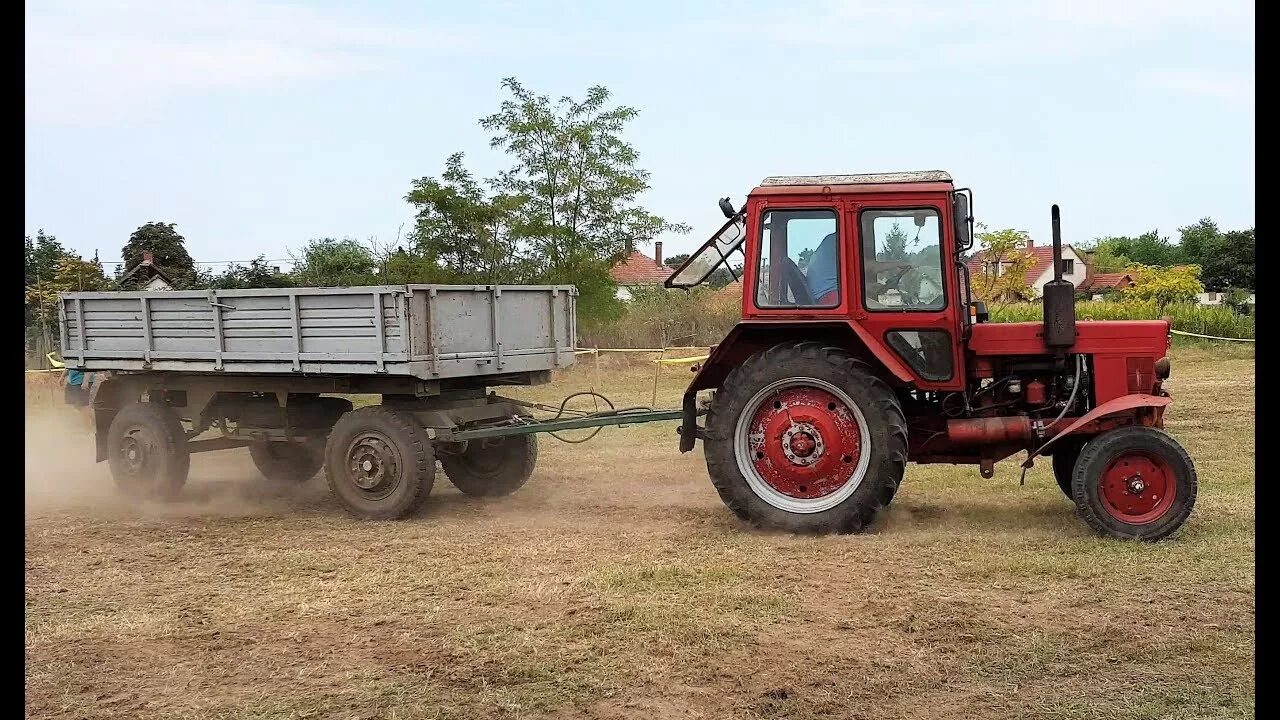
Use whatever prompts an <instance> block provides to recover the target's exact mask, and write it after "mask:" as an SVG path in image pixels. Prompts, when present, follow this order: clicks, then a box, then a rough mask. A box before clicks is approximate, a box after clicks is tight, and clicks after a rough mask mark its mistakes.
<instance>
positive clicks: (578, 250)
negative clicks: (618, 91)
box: [480, 78, 689, 319]
mask: <svg viewBox="0 0 1280 720" xmlns="http://www.w3.org/2000/svg"><path fill="white" fill-rule="evenodd" d="M502 87H503V88H504V89H505V90H506V91H507V92H508V93H509V94H510V96H511V97H509V98H508V99H507V100H504V101H503V102H502V105H501V106H500V107H499V109H498V112H496V113H494V114H493V115H490V116H488V117H485V118H483V119H481V121H480V125H481V127H483V128H485V129H486V130H489V131H491V132H493V133H494V135H493V137H492V139H491V141H490V146H491V147H494V148H498V149H501V150H503V151H505V152H506V153H508V154H509V155H511V156H512V158H513V160H514V161H515V164H514V166H513V167H512V168H510V169H509V170H506V171H503V172H501V173H499V175H498V177H497V178H495V179H494V180H493V182H492V185H493V189H494V190H495V191H496V192H498V193H501V194H505V195H507V196H509V197H511V198H519V203H518V205H516V206H515V207H514V208H513V210H512V223H513V226H514V229H515V232H517V233H518V235H519V236H520V238H521V239H522V241H523V243H522V244H523V245H524V246H525V248H526V250H527V257H528V259H529V261H530V262H531V264H532V266H533V271H532V275H533V276H534V277H535V278H536V279H537V280H539V281H541V282H551V283H560V282H572V283H575V284H577V285H579V291H580V293H581V300H580V302H579V307H580V308H582V309H583V313H582V316H583V317H584V319H591V318H592V315H593V314H594V313H595V312H596V310H597V309H599V310H600V311H601V313H602V314H614V315H616V314H617V313H618V312H619V311H620V307H611V306H614V305H616V302H615V300H614V290H613V283H612V281H611V280H610V278H609V269H610V267H611V266H612V265H613V263H614V262H616V261H618V260H621V259H622V258H623V257H624V256H625V253H626V247H627V243H628V241H630V242H631V243H633V244H634V245H636V246H639V245H643V244H644V243H647V242H650V241H652V240H653V239H654V238H655V237H656V236H658V235H659V234H660V233H664V232H673V233H686V232H688V231H689V227H688V226H687V225H683V224H679V223H672V222H669V221H667V220H665V219H664V218H662V217H659V216H657V215H655V214H653V213H650V212H649V211H647V210H645V209H644V208H643V207H642V206H641V205H640V204H639V198H640V195H641V194H642V193H644V191H646V190H647V189H648V188H649V182H648V181H649V173H648V172H647V171H645V170H643V169H641V168H640V167H639V166H638V164H637V163H638V161H639V154H638V153H637V152H636V150H635V148H633V147H632V146H631V145H630V144H628V143H627V142H626V141H625V140H623V139H622V131H623V130H624V129H625V127H626V125H627V123H628V122H630V121H631V120H633V119H634V118H635V117H636V115H637V111H636V110H635V109H634V108H630V107H626V106H613V107H611V106H610V105H609V91H608V90H607V89H606V88H604V87H602V86H598V85H597V86H593V87H591V88H588V89H587V93H586V97H585V98H584V99H582V100H575V99H573V98H570V97H563V98H560V99H559V100H557V101H554V102H553V101H552V100H551V98H550V97H548V96H546V95H538V94H535V93H534V92H532V91H530V90H528V89H526V88H525V87H524V86H523V85H521V84H520V83H519V82H518V81H517V80H516V79H515V78H506V79H505V80H503V81H502Z"/></svg>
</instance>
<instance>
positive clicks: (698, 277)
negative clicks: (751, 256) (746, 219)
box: [663, 215, 746, 288]
mask: <svg viewBox="0 0 1280 720" xmlns="http://www.w3.org/2000/svg"><path fill="white" fill-rule="evenodd" d="M745 237H746V232H745V231H744V223H743V220H742V216H741V215H737V216H735V217H734V218H733V219H731V220H729V222H727V223H725V224H724V226H723V227H721V228H720V230H719V231H717V232H716V234H715V235H712V236H711V239H710V240H708V241H706V242H705V243H703V245H702V247H700V248H698V252H696V253H694V254H693V255H690V256H689V259H688V260H685V261H684V264H683V265H681V266H680V268H679V269H677V270H676V271H675V272H674V273H672V274H671V277H669V278H667V281H666V282H665V283H663V284H664V285H666V286H667V287H669V288H691V287H693V286H695V285H701V284H702V283H704V282H706V280H707V278H709V277H711V273H713V272H715V270H716V268H718V267H720V266H721V265H725V266H726V267H727V268H728V269H729V272H730V273H731V274H733V276H734V277H733V279H734V280H737V279H738V276H737V273H734V271H733V266H732V265H731V264H729V256H730V255H732V254H733V253H734V251H737V252H739V253H741V252H742V240H743V238H745Z"/></svg>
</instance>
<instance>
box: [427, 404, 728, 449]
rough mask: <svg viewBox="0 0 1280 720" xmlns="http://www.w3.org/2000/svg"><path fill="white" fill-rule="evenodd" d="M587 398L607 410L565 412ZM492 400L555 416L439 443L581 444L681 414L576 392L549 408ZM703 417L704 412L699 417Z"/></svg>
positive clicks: (444, 434) (459, 434)
mask: <svg viewBox="0 0 1280 720" xmlns="http://www.w3.org/2000/svg"><path fill="white" fill-rule="evenodd" d="M584 395H590V396H594V397H598V398H600V399H601V400H604V402H605V403H606V404H607V405H608V406H609V408H608V409H607V410H600V411H597V412H591V413H583V412H578V411H572V410H567V409H566V407H565V406H566V405H567V404H568V402H569V400H571V399H573V398H575V397H579V396H584ZM493 397H494V399H495V400H499V401H501V402H506V403H511V404H512V405H516V406H519V407H526V408H532V409H538V410H548V411H554V412H555V413H556V416H555V417H553V418H551V419H549V420H538V419H534V418H530V417H513V418H511V419H510V420H505V421H503V422H502V423H501V424H494V425H484V426H480V427H468V428H464V429H460V430H447V431H440V432H439V433H438V434H437V435H436V439H437V440H439V441H441V442H463V441H467V440H482V439H488V438H499V437H509V436H512V435H531V434H534V433H548V434H550V435H551V436H552V437H554V438H556V439H557V440H560V441H561V442H567V443H581V442H586V441H587V440H590V439H591V438H593V437H595V436H596V434H598V433H599V431H600V430H602V429H604V428H606V427H624V426H627V425H639V424H642V423H651V422H665V421H670V420H681V419H683V417H684V413H683V412H682V411H680V410H654V409H652V408H647V407H632V408H615V407H614V406H613V403H612V402H610V401H609V398H607V397H605V396H604V395H601V394H600V393H597V392H580V393H574V394H572V395H570V396H568V397H566V398H565V399H564V401H563V402H561V403H560V407H558V408H556V407H552V406H549V405H542V404H538V403H529V402H525V401H523V400H513V399H511V398H505V397H498V396H496V395H495V396H493ZM703 414H705V411H703V412H700V413H699V415H703ZM564 415H572V417H567V418H564V417H563V416H564ZM588 428H595V430H596V432H593V433H591V434H590V435H588V436H587V437H585V438H581V439H576V440H575V439H567V438H563V437H560V436H559V435H556V433H557V432H561V431H564V430H584V429H588Z"/></svg>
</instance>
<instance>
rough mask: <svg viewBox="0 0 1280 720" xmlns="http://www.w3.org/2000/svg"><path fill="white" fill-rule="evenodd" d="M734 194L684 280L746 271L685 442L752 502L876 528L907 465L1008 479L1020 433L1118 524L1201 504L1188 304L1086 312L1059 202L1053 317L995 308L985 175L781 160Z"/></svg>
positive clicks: (1177, 522) (801, 527) (789, 522)
mask: <svg viewBox="0 0 1280 720" xmlns="http://www.w3.org/2000/svg"><path fill="white" fill-rule="evenodd" d="M720 207H721V210H722V211H723V212H724V213H725V215H726V216H727V217H728V218H729V219H728V222H726V223H725V224H724V226H723V227H721V228H720V230H719V231H718V232H717V233H716V234H715V235H714V236H713V237H712V238H711V239H710V240H708V241H707V243H706V244H705V245H703V246H702V248H701V249H699V251H698V252H697V253H695V254H694V255H693V256H692V257H690V258H689V260H688V261H687V262H686V263H685V264H684V265H683V266H682V267H680V268H679V269H678V270H677V271H676V272H675V273H674V274H673V275H672V276H671V278H670V279H669V280H668V281H667V286H668V287H682V288H688V287H692V286H695V285H698V284H700V283H702V282H705V281H706V280H707V279H708V278H709V277H710V276H711V274H712V273H713V272H715V271H716V270H717V268H719V267H721V266H727V267H728V268H729V271H730V272H732V273H733V274H734V275H735V277H737V278H738V279H740V280H741V281H742V286H743V297H742V320H741V322H739V323H738V324H737V326H736V327H734V328H733V330H732V331H730V333H729V334H728V336H727V337H725V339H724V340H723V341H722V342H721V343H720V344H719V345H717V346H715V347H714V348H712V351H711V354H710V357H709V358H708V359H707V360H706V361H705V362H704V363H703V364H702V365H701V366H700V367H695V368H694V369H695V371H696V372H697V375H696V377H695V378H694V380H693V382H692V383H691V384H690V385H689V388H688V390H687V391H686V393H685V396H684V406H683V411H682V412H683V425H682V428H681V439H680V449H681V451H682V452H688V451H689V450H692V449H693V446H694V443H695V441H696V440H698V439H702V440H703V442H704V443H705V446H704V450H705V454H706V459H707V469H708V471H709V472H710V475H711V479H712V481H713V482H714V484H715V486H716V489H717V490H718V491H719V493H720V497H721V498H722V499H723V500H724V503H725V504H726V505H727V506H728V507H729V508H730V509H731V510H733V512H735V513H736V514H737V515H738V516H740V517H742V518H743V519H745V520H747V521H749V522H751V523H754V524H756V525H759V526H764V527H775V528H782V529H787V530H792V531H800V532H816V533H849V532H858V531H860V530H862V529H864V528H865V527H866V526H867V525H868V523H870V522H871V520H872V519H873V518H874V517H875V515H876V513H877V512H878V511H880V510H881V509H882V508H884V507H885V506H887V505H888V504H889V502H890V501H891V500H893V495H894V493H895V492H896V491H897V489H898V484H899V483H900V482H901V481H902V475H903V472H904V471H905V469H906V464H907V461H912V462H916V463H952V464H974V465H978V466H979V468H980V469H981V473H982V476H983V477H991V475H992V474H993V465H994V463H995V462H996V461H998V460H1001V459H1004V458H1007V457H1010V456H1012V455H1014V454H1015V453H1018V452H1020V451H1026V452H1027V458H1026V462H1024V463H1023V467H1024V472H1025V468H1026V467H1030V466H1031V462H1032V460H1033V459H1034V458H1035V457H1037V456H1049V457H1050V458H1051V459H1052V465H1053V473H1054V476H1055V477H1056V478H1057V481H1058V485H1059V486H1060V487H1061V488H1062V491H1063V492H1064V493H1065V494H1066V495H1067V497H1068V498H1070V499H1071V500H1072V501H1073V502H1074V503H1075V505H1076V509H1077V511H1078V513H1079V515H1080V516H1081V517H1082V518H1083V519H1084V521H1085V522H1086V523H1088V524H1089V526H1090V527H1092V528H1094V529H1095V530H1096V531H1098V532H1100V533H1103V534H1105V535H1110V536H1113V537H1121V538H1138V539H1143V540H1158V539H1161V538H1164V537H1167V536H1168V535H1170V534H1171V533H1173V532H1175V531H1176V530H1177V529H1178V528H1179V527H1180V526H1181V525H1182V524H1183V523H1184V522H1185V521H1186V519H1187V517H1188V516H1189V515H1190V514H1191V510H1192V507H1193V506H1194V505H1195V499H1196V487H1197V484H1196V471H1195V466H1194V465H1193V464H1192V462H1191V458H1190V457H1189V456H1188V455H1187V453H1186V451H1185V450H1183V448H1182V447H1181V446H1180V445H1179V444H1178V443H1177V441H1175V440H1174V439H1173V438H1172V437H1170V436H1169V435H1168V434H1166V433H1165V432H1164V431H1163V429H1162V428H1163V426H1164V412H1165V409H1166V408H1167V407H1168V406H1169V403H1170V402H1171V398H1170V396H1169V393H1168V392H1166V391H1165V390H1163V389H1162V387H1161V383H1162V382H1163V381H1164V380H1165V379H1166V378H1168V377H1169V371H1170V366H1169V359H1168V357H1167V352H1168V350H1169V345H1170V332H1169V330H1170V326H1169V322H1168V321H1166V320H1151V321H1111V322H1096V321H1086V322H1076V319H1075V304H1074V301H1075V293H1074V290H1075V289H1074V287H1073V286H1072V284H1071V283H1070V282H1068V281H1066V280H1063V279H1062V238H1061V231H1060V228H1059V219H1058V208H1057V206H1056V205H1055V206H1054V207H1053V214H1052V219H1053V256H1054V270H1055V279H1054V280H1053V281H1051V282H1049V283H1047V284H1046V285H1045V286H1044V289H1043V298H1044V299H1043V302H1044V322H1043V323H1039V322H1023V323H989V322H986V320H987V313H986V310H985V305H984V304H983V303H982V302H975V301H974V300H973V298H972V296H971V293H970V289H969V279H970V278H969V272H968V270H967V267H966V265H965V262H964V258H965V255H966V253H967V252H968V251H969V250H970V249H971V247H972V245H973V218H972V213H971V207H972V193H971V192H969V191H968V190H966V189H956V188H955V186H954V184H953V183H952V180H951V176H950V175H948V174H947V173H945V172H940V171H929V172H906V173H891V174H878V175H832V176H817V177H771V178H766V179H765V180H764V181H763V182H761V183H760V185H759V186H758V187H756V188H755V189H754V190H752V191H751V194H750V195H749V196H748V198H747V202H746V205H745V206H743V207H742V208H741V209H738V210H735V209H734V208H733V206H732V205H731V204H730V202H729V201H728V199H724V200H721V201H720ZM735 253H740V254H741V257H736V256H735ZM993 270H994V271H995V272H1000V269H999V268H994V269H993ZM700 391H710V395H711V397H710V400H709V403H707V402H705V401H703V402H700V400H699V396H698V393H699V392H700ZM700 406H701V407H700ZM702 409H706V414H705V416H706V423H705V426H698V424H697V420H698V418H699V416H700V415H702V413H701V412H700V411H701V410H702Z"/></svg>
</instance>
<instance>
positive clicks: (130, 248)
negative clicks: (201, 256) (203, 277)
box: [120, 222, 197, 286]
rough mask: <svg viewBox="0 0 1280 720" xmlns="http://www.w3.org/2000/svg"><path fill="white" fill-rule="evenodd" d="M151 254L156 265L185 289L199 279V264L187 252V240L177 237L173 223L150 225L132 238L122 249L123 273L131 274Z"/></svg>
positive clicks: (140, 228)
mask: <svg viewBox="0 0 1280 720" xmlns="http://www.w3.org/2000/svg"><path fill="white" fill-rule="evenodd" d="M145 251H150V252H151V254H152V255H153V256H154V258H155V260H154V262H155V264H156V266H157V267H159V268H160V269H162V270H164V271H165V272H166V273H167V274H168V275H169V276H170V277H172V278H173V279H174V281H175V282H177V283H178V284H179V285H182V286H186V285H190V284H192V283H194V282H195V280H196V276H197V273H196V264H195V261H193V260H192V259H191V255H190V254H189V253H187V247H186V238H184V237H182V236H181V235H179V234H178V230H177V228H176V226H175V224H174V223H164V222H149V223H147V224H146V225H143V226H141V227H139V228H138V229H137V230H134V231H133V234H131V235H130V236H129V241H128V242H126V243H125V244H124V247H123V248H121V250H120V259H121V260H123V261H124V266H123V267H122V268H121V272H122V273H123V272H128V271H129V269H131V268H133V267H134V266H135V265H137V264H138V263H140V262H142V253H143V252H145Z"/></svg>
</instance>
